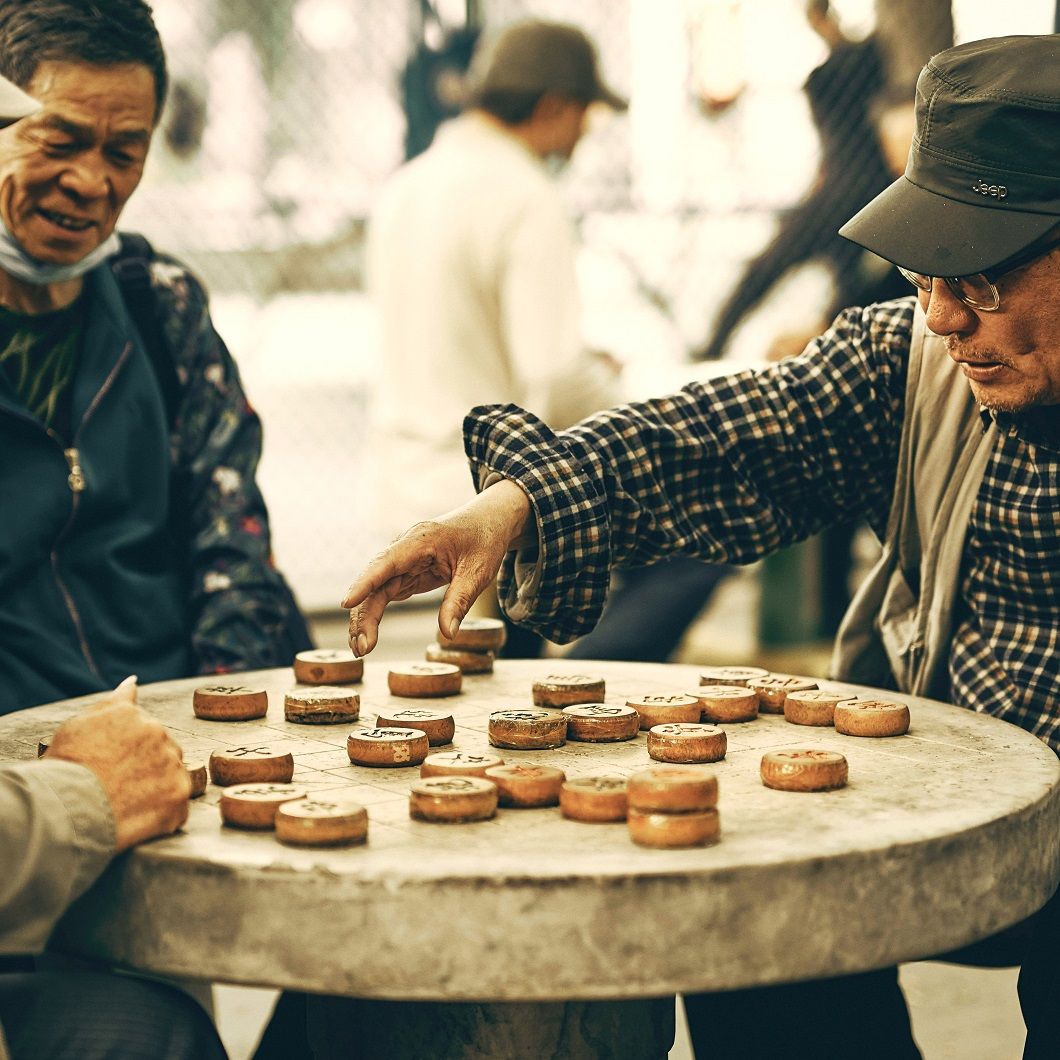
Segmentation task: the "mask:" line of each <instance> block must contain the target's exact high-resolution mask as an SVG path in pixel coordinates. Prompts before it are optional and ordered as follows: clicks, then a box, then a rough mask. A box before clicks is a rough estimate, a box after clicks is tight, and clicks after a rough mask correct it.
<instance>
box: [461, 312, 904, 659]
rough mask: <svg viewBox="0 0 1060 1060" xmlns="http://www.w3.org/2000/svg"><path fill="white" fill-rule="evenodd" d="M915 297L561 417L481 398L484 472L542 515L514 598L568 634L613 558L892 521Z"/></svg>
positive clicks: (742, 552)
mask: <svg viewBox="0 0 1060 1060" xmlns="http://www.w3.org/2000/svg"><path fill="white" fill-rule="evenodd" d="M913 307H914V300H913V299H911V298H909V299H901V300H899V301H896V302H890V303H886V304H883V305H876V306H870V307H868V308H866V309H848V310H845V311H844V312H843V313H842V314H841V315H840V316H839V317H838V318H837V319H836V321H835V323H834V324H833V325H832V327H831V328H830V329H829V330H828V331H827V332H826V333H825V334H824V335H822V336H821V337H819V338H817V339H815V340H814V341H813V342H812V343H810V345H809V346H808V347H807V349H806V350H805V351H804V352H803V353H802V354H801V355H800V356H799V357H795V358H792V359H791V360H788V361H784V362H782V363H780V364H777V365H775V366H771V367H768V368H764V369H760V370H753V371H744V372H740V373H737V374H735V375H731V376H725V377H722V378H720V379H714V380H711V381H709V382H697V383H693V384H690V385H689V386H687V387H685V388H684V389H683V390H681V391H680V392H679V393H677V394H674V395H671V396H669V397H663V398H658V399H655V400H652V401H646V402H641V403H637V404H630V405H625V406H622V407H620V408H617V409H613V410H611V411H608V412H604V413H600V414H598V415H596V416H592V417H590V418H589V419H587V420H584V421H583V422H582V423H580V424H578V425H577V426H575V427H573V428H571V429H570V430H567V431H563V432H560V433H553V432H552V431H551V430H550V429H549V428H548V427H547V426H546V425H545V424H544V423H542V422H541V421H540V420H539V419H537V418H536V417H535V416H533V415H531V414H530V413H527V412H525V411H523V410H522V409H519V408H517V407H515V406H512V405H505V406H501V405H487V406H481V407H479V408H476V409H472V411H471V412H470V413H469V414H468V417H467V419H466V420H465V421H464V434H465V447H466V450H467V454H468V458H469V460H470V462H471V469H472V474H473V476H474V477H475V479H476V482H477V483H478V486H479V488H483V487H484V486H485V485H487V484H488V483H489V482H491V481H493V480H494V479H495V478H496V477H497V476H501V477H504V478H509V479H512V480H514V481H516V482H518V483H519V485H520V486H522V488H523V489H524V490H525V491H526V493H527V494H528V496H529V497H530V501H531V504H532V506H533V509H534V514H535V518H536V525H537V535H536V539H535V540H534V541H533V542H532V543H529V544H526V545H523V546H522V547H520V548H519V549H518V550H516V551H513V552H510V553H509V554H508V556H507V557H506V559H505V562H504V565H503V567H502V570H501V585H500V592H501V600H502V602H503V604H504V607H505V610H506V612H507V613H508V614H509V615H510V616H511V617H512V618H513V619H515V620H516V621H519V622H520V623H523V624H525V625H528V626H530V627H531V628H533V629H535V630H536V631H537V632H539V633H541V634H543V635H544V636H546V637H548V638H550V639H552V640H555V641H558V642H559V643H565V642H567V641H569V640H572V639H573V638H575V637H578V636H581V635H583V634H584V633H587V632H588V631H589V630H590V629H592V627H593V626H594V625H595V623H596V621H597V619H598V618H599V615H600V612H601V609H602V607H603V603H604V598H605V596H606V594H607V588H608V582H609V578H610V571H611V568H612V567H616V566H617V567H627V566H639V565H643V564H647V563H651V562H653V561H655V560H658V559H660V558H662V557H664V556H666V555H668V554H671V553H684V554H687V555H691V556H696V557H699V558H700V559H703V560H707V561H711V562H716V563H750V562H752V561H754V560H756V559H760V558H761V557H763V556H765V555H767V554H768V553H770V552H774V551H776V550H777V549H780V548H783V547H785V546H787V545H791V544H794V543H795V542H797V541H801V540H803V539H804V538H806V537H808V536H810V535H811V534H814V533H816V532H817V531H818V530H820V529H822V528H823V527H824V526H826V525H828V524H830V523H835V522H839V521H843V520H846V519H850V518H854V517H856V516H861V517H863V518H865V519H867V520H868V522H869V524H870V525H871V526H872V527H873V529H874V530H875V531H876V533H877V534H878V535H879V534H882V532H883V529H884V527H885V525H886V520H887V515H888V511H889V508H890V503H891V494H892V492H893V485H894V474H895V460H896V456H897V452H898V443H899V439H900V436H901V422H902V407H903V403H904V385H905V369H906V362H907V359H908V352H909V342H910V334H911V329H912V320H913Z"/></svg>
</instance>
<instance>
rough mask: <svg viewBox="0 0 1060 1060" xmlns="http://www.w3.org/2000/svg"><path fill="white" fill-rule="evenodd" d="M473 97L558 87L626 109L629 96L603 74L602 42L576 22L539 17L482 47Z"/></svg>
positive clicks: (473, 74)
mask: <svg viewBox="0 0 1060 1060" xmlns="http://www.w3.org/2000/svg"><path fill="white" fill-rule="evenodd" d="M469 80H470V84H469V87H470V94H471V99H472V102H474V101H475V100H476V99H481V98H482V96H483V95H484V94H485V93H488V92H491V91H492V92H504V91H508V92H555V93H556V94H557V95H561V96H566V97H568V98H570V99H574V100H577V101H578V102H580V103H598V102H599V103H606V104H607V105H608V106H609V107H611V108H613V109H614V110H626V108H627V107H628V106H629V102H628V100H626V99H624V98H623V97H622V96H620V95H618V93H617V92H614V91H613V90H612V89H611V88H609V87H608V86H607V85H606V84H604V81H603V79H602V78H601V77H600V70H599V64H598V61H597V56H596V48H595V47H594V46H593V43H592V41H591V40H589V38H588V37H587V36H586V35H585V34H584V33H583V32H582V31H581V30H580V29H578V28H577V27H576V26H571V25H567V24H566V23H562V22H545V21H541V20H537V19H533V20H529V21H525V22H515V23H513V24H511V25H509V26H507V27H505V28H504V29H503V30H501V31H500V33H499V34H498V35H497V36H496V37H494V38H492V39H488V40H485V41H484V42H483V43H482V44H481V45H480V46H479V48H478V49H477V51H476V53H475V58H474V61H473V62H472V64H471V71H470V79H469Z"/></svg>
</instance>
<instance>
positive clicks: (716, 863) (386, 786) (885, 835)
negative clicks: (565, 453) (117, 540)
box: [0, 660, 1060, 1001]
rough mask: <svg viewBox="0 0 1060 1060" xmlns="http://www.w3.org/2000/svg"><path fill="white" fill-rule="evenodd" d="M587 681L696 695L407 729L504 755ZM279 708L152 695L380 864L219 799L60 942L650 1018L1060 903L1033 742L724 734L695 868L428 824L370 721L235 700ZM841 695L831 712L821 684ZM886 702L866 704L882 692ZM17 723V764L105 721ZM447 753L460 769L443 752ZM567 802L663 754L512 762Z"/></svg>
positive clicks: (596, 835) (268, 977)
mask: <svg viewBox="0 0 1060 1060" xmlns="http://www.w3.org/2000/svg"><path fill="white" fill-rule="evenodd" d="M386 670H387V664H386V663H383V662H378V663H377V662H374V661H372V660H368V662H367V665H366V669H365V678H364V682H363V683H362V684H361V685H359V686H357V688H358V690H359V691H360V694H361V700H362V707H361V723H362V724H365V725H373V724H374V723H375V715H376V711H377V709H378V708H382V707H388V706H390V705H392V704H393V703H394V701H395V697H392V696H391V695H390V694H389V692H388V691H387V683H386ZM575 672H578V673H592V674H597V675H600V676H603V677H605V678H606V680H607V694H606V699H607V700H608V701H609V702H615V703H622V702H624V701H625V700H626V698H627V697H632V696H634V695H638V694H650V693H656V692H680V691H682V690H684V689H686V688H689V687H693V686H696V685H698V683H699V675H698V669H697V668H696V667H693V666H668V665H658V664H639V663H638V664H632V663H587V662H580V663H578V664H577V665H574V664H564V663H561V662H557V661H554V660H553V661H533V662H531V661H525V662H523V661H501V662H498V664H497V667H496V672H495V673H494V674H493V675H483V676H474V677H472V676H465V678H464V691H463V692H462V693H461V694H459V695H456V696H452V697H449V698H446V699H440V700H419V701H413V700H407V699H403V700H401V703H402V704H405V705H416V703H419V704H422V705H434V706H443V705H444V706H445V707H446V708H448V709H451V710H452V711H453V713H454V715H455V717H456V721H457V730H456V738H455V741H454V745H453V746H454V747H455V748H459V749H460V750H467V751H484V750H487V749H488V741H487V737H486V728H487V718H488V715H489V713H490V712H491V711H493V710H499V709H504V708H510V707H518V706H523V707H525V706H529V705H530V688H531V683H532V681H533V680H534V679H535V678H541V677H544V676H545V675H547V674H550V673H575ZM225 681H226V683H239V684H244V685H255V684H257V685H264V686H265V687H267V689H268V691H269V697H270V706H269V713H268V717H267V718H264V719H262V720H260V721H252V722H243V723H219V722H209V721H200V720H198V719H196V718H195V717H194V715H193V713H192V706H191V697H192V690H193V689H194V688H196V687H197V686H199V685H202V684H208V683H210V682H209V681H204V680H203V679H201V678H198V679H190V680H182V681H171V682H165V683H161V684H157V685H149V686H146V687H144V688H143V689H142V690H141V693H140V700H141V703H142V704H143V706H144V707H145V708H146V709H147V710H148V711H150V712H151V713H152V714H154V715H155V716H156V717H158V718H159V719H161V720H162V721H163V722H164V724H165V725H166V726H167V727H168V728H169V729H170V731H171V732H172V733H173V735H174V736H175V737H176V739H177V740H178V741H179V742H180V743H181V744H182V746H183V747H184V749H185V757H186V758H188V759H192V758H201V759H205V758H208V757H209V753H210V751H211V750H213V749H215V748H218V747H223V746H233V745H246V744H255V745H260V744H269V745H271V746H272V747H274V748H280V747H283V748H288V749H290V750H291V751H292V752H293V754H294V757H295V763H296V773H295V782H296V783H298V784H300V785H302V786H304V787H306V788H308V789H309V790H310V791H311V792H323V791H327V790H329V789H334V788H343V789H346V790H348V791H349V792H351V793H353V794H355V795H357V796H358V797H359V799H360V801H362V802H363V803H364V805H365V806H366V807H367V808H368V814H369V821H370V825H369V837H368V842H367V844H365V845H363V846H354V847H349V848H346V849H316V850H309V849H295V848H292V847H288V846H284V845H281V844H280V843H279V842H278V841H277V840H276V839H275V837H274V836H273V834H272V833H269V832H266V833H252V832H243V831H238V830H235V829H231V828H226V827H222V825H221V822H220V817H219V813H218V809H217V802H218V799H219V789H217V788H215V787H213V786H211V787H210V788H209V789H208V790H207V793H206V795H205V796H203V797H202V798H200V799H197V800H195V802H194V803H193V804H192V806H191V814H190V817H189V820H188V823H187V826H186V828H185V829H184V831H183V832H182V833H180V834H178V835H176V836H173V837H171V838H167V839H162V840H158V841H156V842H152V843H149V844H146V845H144V846H141V847H140V848H138V849H136V850H134V851H132V852H130V853H129V854H127V855H125V856H122V857H121V858H119V859H117V860H116V861H115V862H114V864H113V865H112V866H111V868H110V869H109V870H108V871H107V872H106V873H105V874H104V876H103V877H102V879H101V880H100V881H99V883H98V884H97V885H96V886H95V887H94V888H92V890H91V891H90V892H89V893H88V894H87V895H86V896H85V897H84V898H83V899H82V900H81V901H80V902H79V903H78V904H77V905H76V906H74V908H73V909H72V910H71V912H70V914H69V915H68V916H67V917H66V918H65V920H64V922H63V924H62V926H61V929H60V935H59V937H60V940H61V943H62V945H63V946H64V947H65V948H66V949H68V950H71V951H73V952H75V953H79V954H83V955H86V956H92V957H101V958H105V959H106V960H109V961H111V962H114V963H117V964H121V965H127V966H130V967H133V968H137V969H141V970H145V971H150V972H155V973H160V974H164V975H174V976H190V977H193V978H207V979H214V980H220V981H225V982H232V983H247V984H255V985H260V986H271V987H287V988H295V989H299V990H309V991H317V992H322V993H328V994H346V995H352V996H360V997H362V998H390V999H406V1000H409V999H435V1000H497V1001H501V1000H507V1001H516V1000H522V1001H545V1000H558V999H613V998H623V997H625V998H629V997H638V996H644V997H650V996H656V997H657V996H660V995H663V994H671V993H674V992H690V991H703V990H716V989H728V988H734V987H741V986H746V985H756V984H768V983H774V982H780V981H785V980H796V979H806V978H810V977H815V976H820V975H825V974H839V973H845V972H856V971H862V970H866V969H871V968H876V967H881V966H884V965H889V964H894V963H896V962H900V961H904V960H909V959H913V958H918V957H926V956H929V955H932V954H936V953H940V952H943V951H946V950H949V949H953V948H956V947H958V946H962V945H964V944H966V943H969V942H972V941H973V940H976V939H979V938H982V937H984V936H986V935H989V934H991V933H993V932H996V931H998V930H1000V929H1002V928H1004V927H1006V926H1008V925H1009V924H1011V923H1014V922H1015V921H1018V920H1020V919H1022V918H1024V917H1025V916H1027V915H1029V914H1030V913H1032V912H1033V911H1034V910H1035V909H1037V908H1038V907H1039V906H1041V905H1042V904H1043V903H1044V902H1045V900H1046V899H1047V898H1048V897H1049V895H1050V894H1051V893H1052V891H1053V889H1054V888H1055V886H1056V884H1057V880H1058V879H1060V783H1058V781H1060V765H1058V762H1057V758H1056V756H1055V755H1054V754H1053V753H1052V752H1051V751H1050V750H1048V749H1047V748H1046V747H1045V746H1044V745H1043V744H1041V743H1040V742H1039V741H1038V740H1037V739H1035V738H1034V737H1032V736H1030V735H1028V734H1027V733H1026V732H1024V731H1022V730H1021V729H1018V728H1016V727H1014V726H1012V725H1008V724H1006V723H1004V722H1000V721H997V720H996V719H994V718H989V717H983V716H980V715H976V714H974V713H972V712H970V711H967V710H961V709H958V708H955V707H950V706H945V705H943V704H940V703H935V702H930V701H927V700H921V699H916V698H913V697H893V698H902V699H904V700H905V701H906V702H908V703H909V706H910V710H911V714H912V726H911V729H910V732H909V734H908V735H906V736H901V737H895V738H889V739H859V738H853V737H847V736H841V735H839V734H837V733H836V732H835V731H834V730H832V729H822V728H808V727H802V726H796V725H792V724H789V723H788V722H786V721H785V720H784V718H783V717H782V716H762V717H760V718H759V719H758V720H757V721H754V722H750V723H745V724H740V725H736V724H730V725H727V726H726V727H725V728H726V731H727V733H728V741H729V744H728V754H727V756H726V758H725V760H724V761H722V762H719V763H717V764H715V765H711V766H703V767H700V768H704V769H710V770H713V771H715V772H716V774H717V776H718V778H719V783H720V802H719V810H720V813H721V821H722V840H721V842H720V843H718V844H717V845H715V846H710V847H704V848H698V849H691V850H673V851H666V850H650V849H644V848H640V847H637V846H635V845H634V844H633V843H632V842H631V841H630V839H629V835H628V833H627V830H626V826H625V825H624V824H606V825H601V824H585V823H581V822H576V821H570V820H566V819H564V818H562V817H561V816H560V813H559V810H558V809H555V808H552V809H538V810H504V809H502V810H501V811H500V812H499V813H498V816H497V817H496V818H495V819H493V820H490V821H485V822H481V823H477V824H468V825H442V824H429V823H421V822H418V821H412V820H410V819H409V816H408V787H409V783H410V781H411V779H413V778H414V777H416V776H418V769H417V768H415V767H413V768H407V767H406V768H396V769H370V768H363V767H354V766H351V765H350V763H349V760H348V758H347V755H346V747H345V745H346V735H347V733H348V732H349V731H350V729H351V728H353V726H351V725H349V724H343V725H328V726H306V725H294V724H289V723H287V722H285V721H284V717H283V692H284V691H285V690H286V689H288V688H290V687H292V686H293V684H294V681H293V675H292V673H291V671H290V670H272V671H267V672H262V673H258V674H245V675H239V676H238V677H237V678H231V679H225ZM822 685H823V686H825V687H836V686H834V685H830V684H829V683H827V682H822ZM862 691H865V690H862ZM92 698H94V697H88V698H86V699H85V700H75V701H68V702H64V703H57V704H52V705H49V706H45V707H38V708H35V709H32V710H26V711H21V712H19V713H16V714H13V715H8V716H7V717H4V718H2V719H0V757H3V758H28V757H32V756H33V755H34V754H35V752H36V745H37V740H38V739H39V738H40V737H43V736H46V735H48V734H50V733H51V732H52V731H53V730H54V729H55V727H56V726H57V725H58V724H59V723H60V722H61V721H62V720H63V719H65V718H67V717H69V716H70V715H71V714H72V713H74V712H75V711H76V710H77V709H78V708H79V707H80V706H83V705H84V704H85V703H86V702H89V701H91V699H92ZM775 748H824V749H834V750H839V751H841V752H842V753H843V754H844V755H845V756H846V757H847V759H848V761H849V764H850V783H849V786H848V787H846V788H844V789H842V790H839V791H832V792H826V793H814V794H806V793H792V792H782V791H772V790H769V789H767V788H765V787H763V786H762V784H761V782H760V780H759V774H758V769H759V761H760V759H761V756H762V753H763V752H764V751H767V750H770V749H775ZM445 749H446V748H440V749H439V750H445ZM497 753H498V754H500V755H501V756H502V757H504V758H505V759H506V760H507V761H508V762H509V763H510V762H513V761H520V762H545V763H549V764H551V765H555V766H559V767H560V768H562V769H563V770H565V771H566V773H567V775H568V777H577V776H584V775H590V774H594V773H604V772H607V773H622V774H626V775H628V774H631V773H634V772H636V771H637V770H638V769H642V768H644V767H646V766H649V765H650V764H652V763H651V762H650V760H649V758H648V754H647V750H646V746H645V736H644V734H643V733H642V734H640V735H639V736H638V737H637V738H636V739H634V740H631V741H629V742H625V743H617V744H583V743H568V744H567V745H566V746H564V747H561V748H559V749H557V750H553V751H535V752H519V751H499V752H497Z"/></svg>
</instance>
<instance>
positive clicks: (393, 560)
mask: <svg viewBox="0 0 1060 1060" xmlns="http://www.w3.org/2000/svg"><path fill="white" fill-rule="evenodd" d="M400 545H401V542H400V541H396V542H395V543H394V544H393V545H390V546H389V547H388V548H385V549H383V551H382V552H380V553H379V555H378V556H376V557H375V559H373V560H372V561H371V563H369V564H368V566H367V567H365V568H364V570H362V571H361V573H360V574H358V575H357V577H356V578H355V579H354V581H353V582H352V583H351V585H350V587H349V588H348V589H347V590H346V595H345V596H344V597H343V598H342V601H341V602H340V604H339V606H340V607H343V608H345V609H346V610H347V611H350V610H352V609H353V608H355V607H357V606H359V605H360V604H363V603H364V601H365V600H367V599H368V597H369V596H371V595H372V594H373V593H376V592H378V591H379V590H380V589H382V588H383V586H384V585H386V583H387V582H388V581H390V580H391V579H392V578H396V577H398V576H399V575H401V574H404V573H406V571H407V569H408V560H407V559H406V558H405V557H404V555H403V553H404V551H406V550H404V549H402V548H401V547H400ZM411 558H412V557H409V559H411Z"/></svg>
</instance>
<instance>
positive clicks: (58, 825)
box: [0, 759, 115, 955]
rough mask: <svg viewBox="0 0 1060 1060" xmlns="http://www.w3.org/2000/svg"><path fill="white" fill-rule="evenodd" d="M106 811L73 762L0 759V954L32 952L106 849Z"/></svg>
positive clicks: (99, 865)
mask: <svg viewBox="0 0 1060 1060" xmlns="http://www.w3.org/2000/svg"><path fill="white" fill-rule="evenodd" d="M114 842H115V840H114V818H113V815H112V813H111V809H110V803H109V802H108V801H107V796H106V794H105V793H104V791H103V786H102V785H101V784H100V782H99V780H98V779H97V777H96V776H95V774H94V773H93V772H92V771H91V770H90V769H87V768H86V767H85V766H81V765H78V764H77V763H75V762H64V761H59V760H51V759H44V760H42V761H37V762H4V763H0V865H2V866H3V871H0V954H3V955H17V954H31V953H38V952H39V951H40V950H41V949H43V948H44V944H45V943H46V942H47V940H48V936H49V935H50V934H51V932H52V929H53V928H54V927H55V924H56V922H57V921H58V919H59V917H60V916H62V914H63V913H64V912H65V911H66V909H67V907H68V906H69V905H70V904H71V903H72V902H73V901H74V900H75V899H77V898H78V897H80V895H81V894H82V893H83V892H84V891H85V890H87V889H88V887H89V886H90V885H91V884H92V883H93V882H94V881H95V880H96V878H97V877H98V876H99V874H100V873H101V872H102V871H103V870H104V869H105V868H106V866H107V864H108V863H109V862H110V859H111V858H112V857H113V856H114V852H115V850H114Z"/></svg>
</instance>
